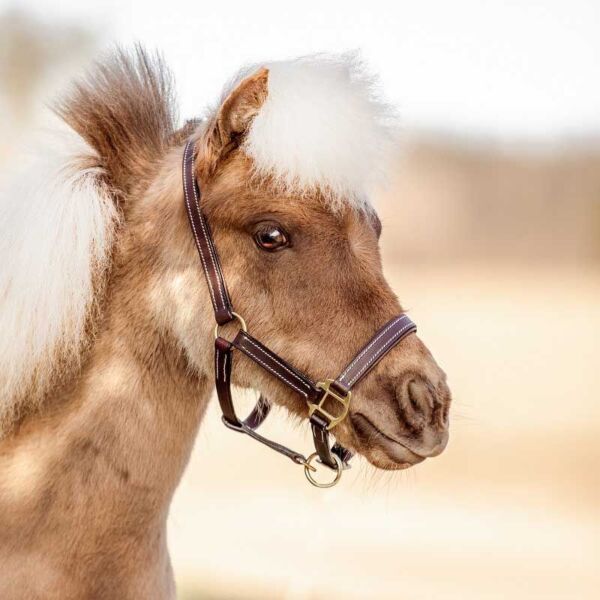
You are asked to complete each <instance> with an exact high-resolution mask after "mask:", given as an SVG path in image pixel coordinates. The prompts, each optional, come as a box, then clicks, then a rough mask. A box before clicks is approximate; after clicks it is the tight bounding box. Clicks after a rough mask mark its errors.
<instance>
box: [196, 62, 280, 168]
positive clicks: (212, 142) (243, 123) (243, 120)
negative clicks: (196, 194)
mask: <svg viewBox="0 0 600 600" xmlns="http://www.w3.org/2000/svg"><path fill="white" fill-rule="evenodd" d="M268 79H269V70H268V69H267V68H265V67H263V68H262V69H260V70H258V71H257V72H256V73H253V74H252V75H250V76H249V77H246V78H245V79H243V80H242V81H241V82H240V83H239V84H238V85H237V86H236V87H235V89H234V90H233V91H232V92H230V93H229V95H228V96H227V97H226V98H225V100H224V101H223V103H222V104H221V106H220V107H219V110H218V112H217V115H216V117H215V118H214V120H213V121H212V123H211V124H210V125H209V126H208V129H207V130H206V132H205V134H204V136H203V138H202V140H201V144H200V152H199V160H198V170H199V171H200V172H201V174H202V175H204V176H207V175H211V174H212V173H213V172H214V171H215V169H216V167H217V165H218V164H219V161H221V160H222V159H223V158H225V157H226V156H227V155H228V154H229V153H230V152H231V151H232V150H233V149H235V148H236V147H238V146H239V144H240V142H241V140H242V137H243V136H244V134H245V133H246V132H247V131H248V129H249V127H250V125H251V123H252V120H253V119H254V117H255V116H256V115H257V114H258V111H259V110H260V108H261V106H262V105H263V104H264V102H265V100H266V98H267V94H268Z"/></svg>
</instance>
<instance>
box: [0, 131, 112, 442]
mask: <svg viewBox="0 0 600 600" xmlns="http://www.w3.org/2000/svg"><path fill="white" fill-rule="evenodd" d="M63 129H66V128H65V127H63ZM49 141H50V142H51V143H50V144H48V147H40V145H38V142H37V140H36V144H35V147H34V148H33V150H34V151H35V156H34V157H32V158H30V160H28V162H27V164H26V165H23V166H22V168H20V169H19V173H18V174H16V175H17V176H16V177H15V178H14V181H13V182H12V184H9V185H8V186H5V187H4V189H2V191H0V256H1V257H2V268H1V269H0V331H1V332H2V334H1V335H0V435H1V434H2V430H3V429H5V428H6V427H7V426H8V425H9V424H10V422H11V421H12V420H14V418H15V417H16V416H18V414H19V413H20V411H21V410H22V409H23V408H25V407H27V408H29V407H31V405H32V404H33V405H35V404H37V403H38V402H39V400H40V399H41V396H42V395H43V393H44V392H45V391H46V389H47V387H48V386H49V385H50V383H51V380H52V379H53V377H54V376H56V375H57V374H58V373H57V370H58V369H59V368H63V369H64V368H65V367H66V366H69V365H70V366H72V365H73V363H74V362H76V361H77V360H78V358H79V354H80V352H81V349H82V345H83V344H84V342H85V337H86V336H85V334H86V324H87V322H88V317H89V315H90V311H91V310H92V308H93V298H94V286H95V284H96V283H97V281H98V280H101V279H102V273H103V271H104V269H105V267H106V265H107V261H108V258H109V254H110V248H111V241H112V237H113V232H114V228H115V224H116V210H115V207H114V202H113V200H112V199H111V198H110V196H109V193H108V190H107V188H106V186H105V184H104V183H103V180H102V179H101V177H100V176H101V175H102V171H101V169H100V168H99V167H98V166H97V165H98V160H97V158H95V154H94V152H93V150H92V149H91V148H90V147H89V146H88V145H87V144H86V143H85V142H84V141H83V140H82V139H81V137H79V136H78V135H77V134H76V133H75V132H74V131H72V130H71V129H67V130H65V131H62V132H56V133H55V134H54V135H53V136H52V137H51V138H50V139H49Z"/></svg>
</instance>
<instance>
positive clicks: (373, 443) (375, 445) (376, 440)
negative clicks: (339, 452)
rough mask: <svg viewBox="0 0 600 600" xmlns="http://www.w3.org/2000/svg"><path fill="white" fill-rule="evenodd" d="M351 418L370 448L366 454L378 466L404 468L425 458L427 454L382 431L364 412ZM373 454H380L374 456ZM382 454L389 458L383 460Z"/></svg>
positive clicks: (364, 442) (393, 468) (360, 438)
mask: <svg viewBox="0 0 600 600" xmlns="http://www.w3.org/2000/svg"><path fill="white" fill-rule="evenodd" d="M350 420H351V421H352V425H353V427H354V430H355V432H356V435H357V436H358V438H359V440H360V441H361V442H362V443H363V444H364V445H365V447H366V448H368V449H369V451H368V454H367V456H366V457H367V459H368V460H369V461H370V462H372V463H373V464H374V465H375V466H376V467H379V468H381V469H386V470H402V469H408V468H410V467H412V466H413V465H416V464H418V463H421V462H423V461H424V460H425V458H426V457H425V456H420V455H419V454H416V453H415V452H413V451H412V450H410V449H409V448H407V447H406V446H405V445H404V444H403V443H402V442H400V441H398V440H396V439H394V438H392V437H390V436H389V435H387V434H386V433H384V432H383V431H381V430H380V429H379V428H378V427H377V426H376V425H375V424H374V423H373V422H372V421H371V420H370V419H369V418H368V417H366V416H365V415H363V414H362V413H355V414H353V415H351V416H350ZM373 450H375V453H373V452H372V451H373ZM377 450H378V451H379V452H377ZM373 454H377V455H379V456H374V455H373ZM382 454H383V455H384V456H385V458H386V459H387V460H385V458H384V459H383V460H382V458H381V455H382Z"/></svg>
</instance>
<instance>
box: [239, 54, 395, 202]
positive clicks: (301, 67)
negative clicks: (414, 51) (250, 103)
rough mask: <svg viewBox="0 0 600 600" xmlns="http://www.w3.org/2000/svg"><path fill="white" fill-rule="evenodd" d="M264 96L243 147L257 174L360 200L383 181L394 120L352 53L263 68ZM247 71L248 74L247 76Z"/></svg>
mask: <svg viewBox="0 0 600 600" xmlns="http://www.w3.org/2000/svg"><path fill="white" fill-rule="evenodd" d="M264 66H266V67H267V68H268V69H269V79H268V95H267V99H266V101H265V103H264V105H263V106H262V108H261V110H260V112H259V113H258V115H257V116H256V117H255V119H254V122H253V123H252V126H251V129H250V131H249V133H248V135H247V137H246V140H245V143H244V150H245V152H246V153H247V154H248V155H249V156H251V157H252V158H253V159H254V162H255V165H256V169H257V171H258V173H259V174H262V175H267V176H275V178H276V180H277V181H278V182H279V183H280V184H281V186H282V187H283V188H284V189H285V190H287V191H292V192H302V191H310V190H313V189H316V188H318V189H321V190H322V191H325V192H327V195H328V196H329V197H330V199H331V200H332V201H333V202H334V203H335V202H340V201H341V200H345V201H350V202H352V203H354V204H355V205H359V206H360V205H362V204H364V203H365V201H366V199H367V197H368V195H369V193H370V192H371V191H372V189H373V187H375V186H376V185H378V184H380V183H381V182H382V181H383V180H385V178H386V172H387V170H388V168H389V164H390V159H391V157H392V153H393V151H394V146H395V144H394V141H395V139H396V135H395V134H396V119H395V115H394V112H393V111H392V110H391V109H390V107H389V106H388V105H386V104H384V103H382V102H381V101H380V100H378V99H377V96H376V93H375V92H376V89H375V88H376V80H375V78H374V77H373V76H371V75H369V74H368V73H367V72H366V70H365V68H364V66H363V64H362V63H361V62H360V60H359V59H358V58H357V56H356V55H355V54H343V55H337V56H325V55H317V56H312V57H305V58H300V59H296V60H291V61H282V62H274V63H270V64H269V63H267V64H266V65H264ZM246 72H247V71H246Z"/></svg>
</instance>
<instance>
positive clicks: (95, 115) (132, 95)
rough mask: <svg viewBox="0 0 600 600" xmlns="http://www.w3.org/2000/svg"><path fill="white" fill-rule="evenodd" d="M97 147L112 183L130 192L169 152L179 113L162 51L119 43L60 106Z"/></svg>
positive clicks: (73, 125)
mask: <svg viewBox="0 0 600 600" xmlns="http://www.w3.org/2000/svg"><path fill="white" fill-rule="evenodd" d="M55 111H56V112H57V114H58V115H60V117H62V119H63V120H64V121H65V122H66V123H67V124H68V125H69V126H70V127H71V128H72V129H73V130H75V131H76V132H77V133H78V134H79V135H80V136H81V137H82V138H83V139H84V140H85V141H86V142H87V143H88V144H89V145H90V146H91V147H92V148H94V150H95V151H96V152H97V154H98V156H99V158H100V161H101V167H102V168H103V169H104V171H105V172H106V174H107V176H108V178H109V180H110V182H111V184H112V186H113V187H114V188H115V189H116V190H118V191H120V192H122V193H124V194H127V193H129V192H130V191H131V189H132V186H134V185H135V184H136V183H137V182H138V181H139V180H140V178H142V179H143V178H144V175H146V170H147V168H148V166H149V165H152V163H153V161H155V160H156V159H158V158H160V157H161V156H163V154H164V152H165V150H166V148H167V147H168V144H169V140H170V138H171V136H172V135H173V134H174V132H175V124H176V121H177V115H176V110H175V97H174V92H173V78H172V76H171V72H170V71H169V69H168V68H167V66H166V65H165V63H164V61H163V60H162V58H161V57H160V55H158V54H154V55H150V54H148V53H147V52H146V51H145V50H144V49H143V48H142V47H141V46H139V45H137V46H135V48H134V49H133V51H132V52H127V51H126V50H123V49H120V48H117V49H116V50H115V51H114V52H113V53H111V54H110V55H108V56H106V57H105V58H104V59H103V60H100V61H98V62H96V63H95V64H94V66H93V67H92V68H91V69H90V70H89V72H88V74H87V76H84V77H83V78H81V79H80V80H78V81H76V82H75V83H74V84H73V87H72V89H71V91H70V93H69V94H67V96H66V97H65V98H64V99H63V100H62V101H61V102H59V103H58V104H57V105H56V106H55Z"/></svg>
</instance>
